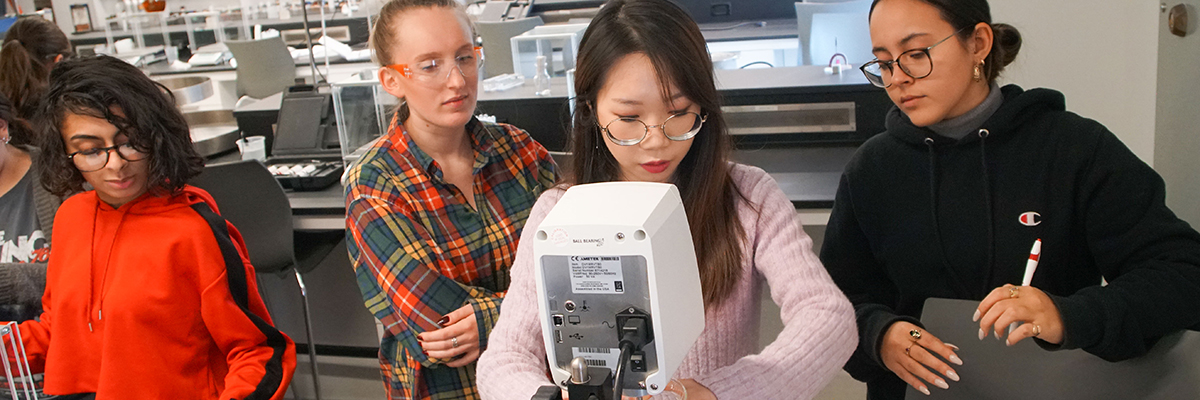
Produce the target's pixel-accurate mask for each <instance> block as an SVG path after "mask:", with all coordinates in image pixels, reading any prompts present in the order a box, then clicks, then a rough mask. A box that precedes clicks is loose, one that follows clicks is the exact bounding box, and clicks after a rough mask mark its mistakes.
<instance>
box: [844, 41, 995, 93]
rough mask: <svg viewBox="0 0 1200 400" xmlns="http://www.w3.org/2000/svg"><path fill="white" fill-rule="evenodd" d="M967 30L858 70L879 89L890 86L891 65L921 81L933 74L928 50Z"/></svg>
mask: <svg viewBox="0 0 1200 400" xmlns="http://www.w3.org/2000/svg"><path fill="white" fill-rule="evenodd" d="M968 28H973V27H971V26H969V27H966V28H962V29H959V30H958V31H957V32H954V33H951V34H950V36H946V38H945V39H942V40H939V41H938V42H937V43H934V44H933V46H929V47H925V48H920V49H912V50H908V51H905V52H903V53H900V56H899V57H896V59H895V60H891V61H882V60H878V59H876V60H873V61H871V62H868V63H866V64H863V66H861V67H859V68H858V69H860V70H862V72H863V75H866V76H867V80H868V81H870V82H871V84H872V85H875V86H878V87H881V88H887V87H890V86H892V72H893V68H894V67H893V66H892V65H893V64H894V65H897V66H899V67H900V70H902V71H904V74H905V75H908V76H909V77H910V78H913V79H921V78H924V77H927V76H929V74H932V73H933V59H931V58H930V57H929V50H932V49H933V48H934V47H937V46H938V45H939V44H942V43H944V42H946V41H947V40H950V38H952V37H954V36H955V35H958V34H960V33H962V31H965V30H967V29H968Z"/></svg>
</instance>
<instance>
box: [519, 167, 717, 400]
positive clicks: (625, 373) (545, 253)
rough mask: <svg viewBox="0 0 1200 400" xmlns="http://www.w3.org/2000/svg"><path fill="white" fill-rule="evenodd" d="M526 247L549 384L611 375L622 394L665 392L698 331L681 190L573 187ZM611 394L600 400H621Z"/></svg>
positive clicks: (642, 185)
mask: <svg viewBox="0 0 1200 400" xmlns="http://www.w3.org/2000/svg"><path fill="white" fill-rule="evenodd" d="M533 246H534V250H533V252H534V265H535V270H534V276H535V279H536V280H537V293H538V311H539V316H540V320H541V325H542V337H543V339H544V341H545V346H546V356H547V359H548V361H549V363H550V371H551V374H552V375H553V380H554V382H555V383H556V384H558V385H559V386H561V387H564V388H568V390H571V388H572V387H574V388H575V389H577V390H578V389H581V388H580V387H579V386H578V385H577V384H578V383H579V381H580V380H579V379H578V378H579V375H580V374H581V373H583V372H586V375H588V376H592V377H595V378H596V380H597V381H603V380H604V379H606V378H604V376H605V374H607V373H608V372H609V370H611V372H612V383H613V386H614V387H615V388H616V389H617V390H618V391H622V390H623V393H624V395H625V396H642V395H646V394H650V395H655V394H658V393H661V392H662V391H663V390H664V389H666V387H667V384H668V382H669V381H670V379H671V375H673V374H674V373H675V370H676V369H677V368H679V365H680V363H681V362H682V361H683V357H684V355H686V354H687V352H688V351H689V350H690V349H691V347H692V344H693V343H694V342H695V341H696V338H698V337H699V336H700V332H701V331H702V330H703V329H704V302H703V297H702V295H701V291H700V272H699V269H698V267H697V263H696V253H695V248H694V247H693V244H692V235H691V231H690V230H689V228H688V222H687V214H686V213H685V211H684V208H683V201H682V199H681V198H680V196H679V190H678V189H677V188H676V187H675V186H674V185H670V184H663V183H651V182H606V183H594V184H587V185H576V186H573V187H571V188H570V189H568V190H567V192H566V194H564V195H563V197H562V198H561V199H560V200H559V202H558V204H556V205H555V207H554V209H553V210H551V211H550V214H549V215H547V216H546V219H545V220H544V221H542V224H541V225H539V226H538V227H537V232H536V233H535V235H534V243H533ZM577 358H578V359H581V361H576V359H577ZM581 363H582V364H583V366H587V367H591V368H582V370H581V367H580V364H581ZM573 370H574V371H575V375H576V378H577V379H575V380H572V379H571V377H572V371H573ZM585 381H590V379H586V380H585ZM573 382H574V384H575V385H574V386H573ZM610 396H611V397H607V396H601V397H599V398H601V399H604V398H614V399H619V398H620V396H619V395H617V394H616V393H613V394H610ZM571 398H573V399H574V398H576V395H575V394H572V395H571ZM580 398H587V397H586V396H584V397H580Z"/></svg>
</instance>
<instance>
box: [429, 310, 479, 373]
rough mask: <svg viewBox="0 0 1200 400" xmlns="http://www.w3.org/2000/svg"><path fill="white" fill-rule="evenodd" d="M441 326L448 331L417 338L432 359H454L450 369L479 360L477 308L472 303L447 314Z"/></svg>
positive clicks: (430, 332)
mask: <svg viewBox="0 0 1200 400" xmlns="http://www.w3.org/2000/svg"><path fill="white" fill-rule="evenodd" d="M438 324H440V325H441V326H443V327H444V328H442V329H438V330H436V331H429V332H425V333H422V334H420V335H418V336H417V339H418V340H420V341H421V348H423V349H425V354H426V355H428V356H429V358H438V359H443V360H450V361H449V362H447V363H446V366H448V367H454V368H458V367H462V366H465V365H467V364H470V363H471V362H473V361H475V360H476V359H478V358H479V353H480V350H479V326H478V325H477V324H476V322H475V308H474V307H471V305H470V304H467V305H465V306H462V308H459V309H457V310H454V311H452V312H450V313H449V314H446V316H445V317H442V320H441V321H438ZM459 356H461V357H459ZM454 357H459V358H457V359H454Z"/></svg>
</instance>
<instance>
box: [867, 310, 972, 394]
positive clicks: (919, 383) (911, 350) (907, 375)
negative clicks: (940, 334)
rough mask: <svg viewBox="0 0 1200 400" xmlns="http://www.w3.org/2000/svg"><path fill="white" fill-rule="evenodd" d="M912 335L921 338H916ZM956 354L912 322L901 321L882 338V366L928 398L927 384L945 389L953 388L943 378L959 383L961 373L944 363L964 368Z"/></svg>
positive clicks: (955, 349)
mask: <svg viewBox="0 0 1200 400" xmlns="http://www.w3.org/2000/svg"><path fill="white" fill-rule="evenodd" d="M913 331H916V332H919V334H917V335H913V334H912V332H913ZM914 336H919V338H915V337H914ZM957 350H958V347H957V346H955V345H952V344H949V343H942V341H941V340H939V339H938V338H937V337H935V336H933V335H932V334H930V333H929V332H926V331H925V329H922V328H921V327H919V326H916V325H914V324H912V323H910V322H905V321H899V322H896V323H894V324H892V326H890V327H888V330H887V332H886V333H884V334H883V343H882V344H881V345H880V348H879V356H880V358H882V359H883V365H884V366H886V367H887V368H888V369H889V370H891V371H892V373H894V374H896V376H899V377H900V379H903V380H904V382H907V383H908V384H909V385H911V386H912V387H913V388H914V389H917V390H918V391H920V392H921V393H925V394H926V395H928V394H929V388H928V387H926V386H925V383H926V382H928V383H930V384H932V385H934V386H937V387H940V388H942V389H948V388H950V385H949V384H947V383H946V381H945V380H944V379H942V377H943V376H945V377H946V378H949V379H950V380H952V381H955V382H958V373H956V372H954V369H953V368H950V366H949V365H947V364H946V363H945V361H943V360H947V361H950V362H952V363H954V364H957V365H962V359H960V358H958V355H957V354H955V353H954V352H955V351H957ZM934 354H937V356H936V357H935V356H934ZM938 357H941V358H938ZM931 370H932V371H931ZM934 371H938V372H937V373H934Z"/></svg>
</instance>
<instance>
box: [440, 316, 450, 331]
mask: <svg viewBox="0 0 1200 400" xmlns="http://www.w3.org/2000/svg"><path fill="white" fill-rule="evenodd" d="M448 323H450V316H449V315H445V316H442V319H439V320H438V323H437V324H438V326H440V327H443V328H445V327H446V324H448Z"/></svg>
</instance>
